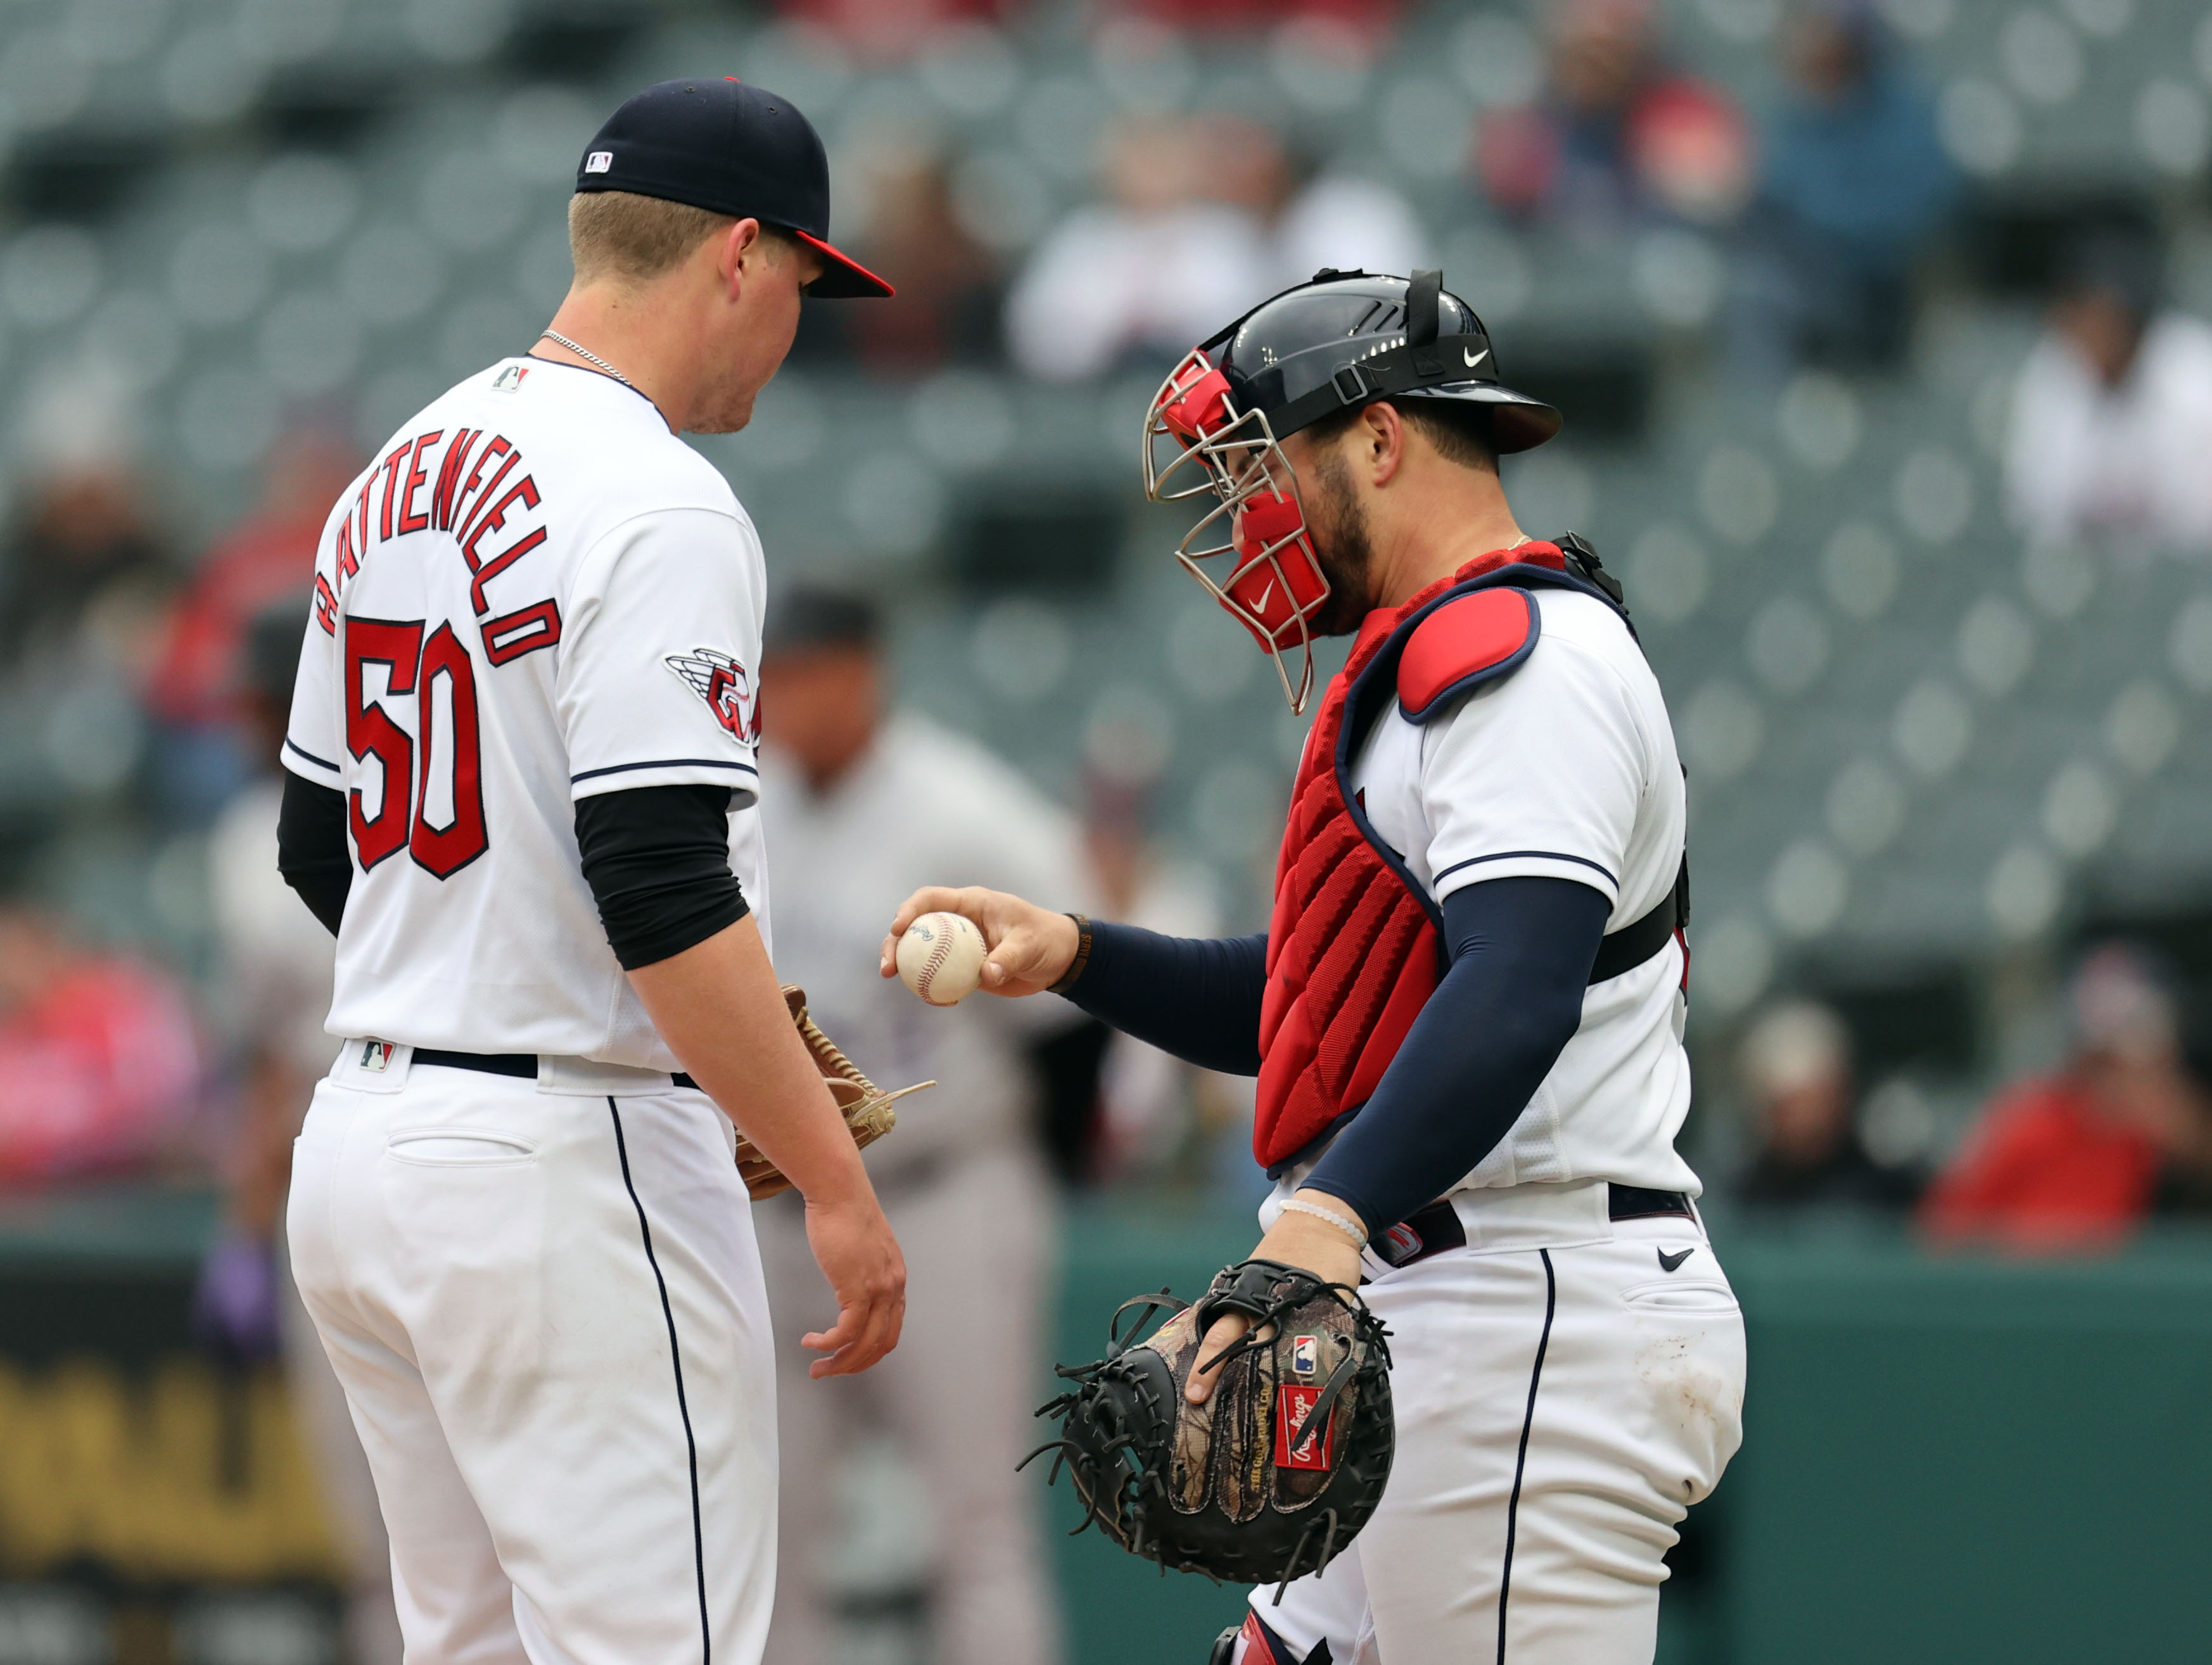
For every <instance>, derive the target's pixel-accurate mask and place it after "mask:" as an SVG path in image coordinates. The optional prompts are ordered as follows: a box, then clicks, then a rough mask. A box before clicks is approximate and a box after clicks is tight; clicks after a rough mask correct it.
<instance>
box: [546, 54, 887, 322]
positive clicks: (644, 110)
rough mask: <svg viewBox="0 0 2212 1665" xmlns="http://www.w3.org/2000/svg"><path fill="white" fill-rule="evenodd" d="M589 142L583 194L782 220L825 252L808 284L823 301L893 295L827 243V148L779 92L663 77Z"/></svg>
mask: <svg viewBox="0 0 2212 1665" xmlns="http://www.w3.org/2000/svg"><path fill="white" fill-rule="evenodd" d="M590 143H591V148H590V149H587V150H586V151H585V152H584V163H583V166H582V167H579V168H578V169H577V170H576V189H577V190H579V191H628V192H629V193H630V194H632V195H633V196H638V197H659V198H661V199H662V200H663V201H665V202H671V203H686V204H690V206H691V207H693V208H703V209H705V210H707V211H708V213H709V214H723V215H727V216H729V217H730V218H732V219H733V220H742V219H748V218H750V219H755V220H758V221H760V222H762V223H763V225H771V226H781V227H782V228H784V229H785V230H786V231H787V232H789V233H790V234H792V235H793V237H795V238H797V239H798V240H799V241H800V242H802V243H805V245H806V246H808V247H810V248H811V249H812V250H813V251H814V252H816V253H817V254H819V255H820V256H821V257H822V262H823V271H822V275H821V276H818V277H817V278H816V279H815V280H814V281H813V282H812V283H811V284H809V285H808V287H807V290H806V292H807V294H808V295H811V297H813V298H814V299H815V300H817V301H839V300H849V299H852V298H853V297H854V296H859V295H877V296H882V295H890V293H891V286H890V284H888V283H884V280H883V279H882V278H880V277H878V276H876V275H875V273H873V272H872V271H870V270H868V269H867V268H866V266H863V265H862V264H860V262H859V261H857V260H855V259H854V258H853V257H852V256H850V255H849V254H847V253H845V252H843V251H842V250H841V249H839V248H837V247H836V246H834V245H832V244H831V242H830V241H829V153H828V152H827V151H826V150H824V149H823V148H822V136H821V135H820V134H818V133H817V132H816V131H814V125H813V124H812V123H811V122H810V121H808V120H807V119H806V118H805V116H803V115H801V114H800V113H799V106H796V105H794V104H793V102H792V101H791V100H789V99H787V98H786V97H784V96H783V95H782V94H781V93H771V92H769V91H768V90H767V89H766V88H761V87H748V86H747V85H746V84H745V83H744V82H741V81H738V80H736V79H734V78H733V77H731V76H696V77H693V78H690V79H687V80H684V81H664V82H659V83H657V84H656V85H654V86H651V87H648V88H646V89H645V90H644V91H643V92H641V93H639V94H636V95H635V96H634V97H632V98H630V99H629V100H626V101H625V102H624V103H623V106H622V108H620V109H619V110H617V111H616V112H614V114H612V115H611V116H609V117H608V118H607V119H606V120H605V122H604V123H602V124H601V125H600V127H599V131H598V132H597V133H594V134H593V135H592V138H591V141H590ZM617 146H619V147H620V148H619V149H617Z"/></svg>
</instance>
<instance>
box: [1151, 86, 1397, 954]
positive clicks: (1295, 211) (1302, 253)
mask: <svg viewBox="0 0 2212 1665" xmlns="http://www.w3.org/2000/svg"><path fill="white" fill-rule="evenodd" d="M1190 143H1192V144H1194V146H1195V147H1196V149H1197V150H1198V151H1199V153H1200V155H1203V156H1204V157H1206V170H1205V174H1206V180H1207V182H1208V185H1210V188H1211V192H1212V195H1214V196H1217V197H1219V198H1220V199H1221V200H1222V201H1224V202H1226V203H1228V204H1231V206H1232V207H1237V208H1241V209H1243V210H1245V211H1246V212H1248V213H1249V214H1250V215H1251V216H1253V217H1254V218H1255V220H1256V221H1258V222H1259V224H1260V226H1261V229H1262V232H1263V234H1265V236H1266V238H1267V260H1268V263H1269V266H1270V270H1268V271H1267V274H1266V275H1265V276H1263V277H1262V279H1261V290H1262V291H1264V292H1265V293H1267V294H1271V295H1272V294H1273V293H1274V292H1275V291H1276V290H1279V289H1288V288H1290V287H1291V285H1292V284H1293V283H1304V282H1305V281H1306V280H1307V279H1308V278H1310V277H1311V276H1313V275H1314V273H1316V271H1319V270H1321V269H1322V267H1324V266H1334V267H1336V268H1337V269H1338V270H1341V271H1359V270H1366V271H1384V272H1392V273H1395V274H1396V275H1398V276H1406V275H1407V274H1408V273H1410V272H1411V271H1413V269H1414V268H1415V267H1416V266H1422V265H1426V264H1428V234H1427V233H1426V232H1425V230H1424V229H1423V228H1422V226H1421V222H1420V219H1419V216H1417V215H1416V214H1415V213H1414V212H1413V206H1412V204H1409V203H1407V201H1406V199H1405V198H1404V197H1401V196H1400V195H1399V194H1398V193H1397V192H1396V191H1393V190H1391V189H1390V187H1389V186H1388V185H1379V184H1376V182H1375V181H1373V180H1371V179H1362V178H1359V177H1358V175H1355V174H1351V173H1334V172H1331V171H1328V170H1327V169H1325V168H1324V167H1322V164H1321V163H1320V161H1318V160H1317V159H1316V158H1315V157H1314V156H1312V155H1308V154H1304V153H1301V152H1298V151H1295V150H1293V149H1291V147H1290V146H1289V145H1287V144H1286V143H1285V142H1284V139H1283V136H1282V135H1281V134H1280V133H1279V132H1277V131H1275V130H1274V129H1273V128H1272V127H1269V126H1267V125H1264V124H1262V123H1260V122H1256V121H1248V120H1246V119H1244V118H1242V117H1237V116H1213V117H1208V118H1200V120H1199V121H1197V122H1196V123H1194V124H1193V128H1192V132H1191V138H1190ZM1253 298H1254V300H1255V301H1256V300H1258V299H1259V298H1260V296H1259V295H1258V294H1255V295H1254V297H1253ZM1228 321H1229V320H1228V319H1226V318H1224V319H1221V320H1220V322H1221V323H1223V324H1225V323H1227V322H1228ZM1216 327H1218V325H1217V326H1216ZM1193 339H1194V341H1195V340H1196V337H1194V338H1193ZM1117 917H1119V916H1118V915H1117Z"/></svg>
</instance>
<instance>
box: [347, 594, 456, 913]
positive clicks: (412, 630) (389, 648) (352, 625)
mask: <svg viewBox="0 0 2212 1665" xmlns="http://www.w3.org/2000/svg"><path fill="white" fill-rule="evenodd" d="M422 624H423V621H422V620H421V619H419V618H418V619H415V620H412V621H410V622H408V623H399V622H397V621H394V620H392V619H382V618H349V619H347V620H346V622H345V681H346V750H349V752H351V753H352V754H353V760H354V762H356V763H366V762H367V761H368V759H369V758H370V757H375V759H376V760H377V762H378V763H380V765H382V767H383V773H384V790H383V793H382V797H383V802H382V803H381V804H380V805H378V806H377V811H376V813H375V815H374V816H373V817H372V816H368V815H365V814H363V813H362V797H361V788H360V787H354V788H353V789H352V790H351V791H350V792H349V793H347V794H346V823H347V824H348V826H349V827H350V828H351V829H352V832H353V845H354V849H355V852H356V854H357V855H358V856H359V858H360V860H361V866H362V872H368V870H369V869H370V868H371V867H374V866H376V864H377V863H378V862H380V861H382V860H384V859H385V858H386V857H387V856H392V855H397V854H398V853H399V851H400V849H401V848H403V847H404V848H406V849H408V850H409V851H410V852H411V853H412V854H413V855H414V857H415V860H416V864H417V865H418V866H422V867H425V868H428V870H429V871H430V872H434V873H435V874H436V875H437V876H438V877H439V878H452V877H453V875H454V874H455V873H457V872H459V871H460V870H461V869H462V868H464V867H465V866H468V865H469V863H471V861H474V860H476V859H477V857H478V856H480V855H482V854H483V853H484V851H485V850H486V848H489V845H488V842H487V841H486V839H485V837H484V809H483V779H482V772H481V768H480V763H479V759H480V757H481V756H482V750H481V746H480V744H479V741H478V738H477V673H476V670H475V667H474V666H472V665H471V664H470V663H469V650H468V649H467V648H466V647H463V646H462V645H461V639H460V638H459V636H457V635H454V634H453V626H452V625H450V624H441V625H439V626H438V628H437V629H435V630H433V631H432V632H431V633H430V639H429V640H428V641H423V639H422ZM363 665H383V666H385V667H386V673H387V674H386V683H385V686H386V690H387V691H388V692H389V693H390V694H392V695H393V696H398V695H401V694H412V695H413V696H415V711H416V718H415V734H416V738H409V736H408V733H407V731H406V730H405V729H404V728H402V727H400V726H399V725H398V723H396V722H394V721H392V717H391V715H390V714H389V713H387V712H386V710H385V708H383V706H381V705H380V704H379V703H377V702H375V701H374V700H369V699H366V698H364V697H363V689H362V666H363ZM441 679H442V680H443V682H444V684H445V688H444V693H445V696H446V697H445V698H444V700H442V701H441V700H440V698H439V697H438V695H439V692H440V690H439V683H440V681H441ZM441 705H443V706H444V708H445V712H446V714H448V715H447V721H446V723H445V724H443V725H442V727H443V729H444V733H443V734H442V735H441V734H440V732H439V731H440V729H441V724H440V722H439V717H440V715H441V712H440V709H439V708H440V707H441ZM437 738H444V739H446V740H447V744H446V745H444V746H442V747H441V746H439V745H436V744H434V741H435V739H437ZM418 746H419V747H420V749H421V757H420V766H419V768H418V766H417V758H416V748H417V747H418ZM440 752H443V753H444V754H445V759H444V761H445V762H446V763H447V767H448V768H449V769H451V771H452V774H451V776H450V779H451V782H452V787H453V790H452V793H451V798H452V803H453V815H452V818H451V819H450V820H449V821H447V823H446V824H445V825H444V826H443V827H442V828H441V827H434V826H432V825H431V824H430V821H429V817H428V803H429V799H430V787H431V777H430V769H431V763H432V760H433V757H434V756H435V755H436V754H438V753H440Z"/></svg>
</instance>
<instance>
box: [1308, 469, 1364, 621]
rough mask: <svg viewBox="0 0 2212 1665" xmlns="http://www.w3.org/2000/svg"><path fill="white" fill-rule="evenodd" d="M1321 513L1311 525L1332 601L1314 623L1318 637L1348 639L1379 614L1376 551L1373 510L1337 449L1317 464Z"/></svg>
mask: <svg viewBox="0 0 2212 1665" xmlns="http://www.w3.org/2000/svg"><path fill="white" fill-rule="evenodd" d="M1314 483H1315V485H1316V487H1318V488H1319V489H1318V490H1316V492H1315V494H1314V499H1315V501H1314V508H1315V510H1316V513H1315V514H1314V516H1313V518H1312V519H1311V520H1309V521H1308V523H1307V532H1308V533H1309V535H1310V537H1311V538H1312V540H1313V551H1314V558H1315V559H1316V561H1318V562H1320V563H1321V574H1322V577H1323V578H1326V579H1327V580H1328V600H1326V601H1324V602H1323V603H1322V605H1321V607H1320V609H1319V611H1316V613H1315V614H1314V617H1313V631H1314V634H1315V635H1322V636H1346V635H1351V634H1352V632H1353V631H1354V630H1357V629H1358V628H1359V623H1360V621H1361V620H1362V619H1364V618H1365V617H1367V615H1368V614H1370V613H1371V612H1373V611H1375V608H1376V596H1375V593H1374V590H1375V547H1374V545H1373V544H1371V543H1370V541H1369V539H1368V534H1367V510H1366V508H1365V507H1364V506H1363V505H1362V504H1361V502H1360V501H1359V499H1358V496H1357V495H1354V493H1353V491H1352V470H1351V468H1350V467H1349V466H1348V465H1346V462H1345V460H1344V456H1343V453H1341V452H1340V451H1339V450H1337V449H1336V448H1335V447H1330V448H1329V449H1328V450H1326V451H1324V452H1322V454H1321V456H1320V457H1319V458H1317V459H1316V460H1315V463H1314Z"/></svg>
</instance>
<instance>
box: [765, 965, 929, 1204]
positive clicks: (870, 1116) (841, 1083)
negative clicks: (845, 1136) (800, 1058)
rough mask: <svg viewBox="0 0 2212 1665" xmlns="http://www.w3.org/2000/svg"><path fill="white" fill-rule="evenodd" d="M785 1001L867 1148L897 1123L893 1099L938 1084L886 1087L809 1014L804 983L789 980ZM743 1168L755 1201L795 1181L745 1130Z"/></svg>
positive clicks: (801, 1036) (857, 1140)
mask: <svg viewBox="0 0 2212 1665" xmlns="http://www.w3.org/2000/svg"><path fill="white" fill-rule="evenodd" d="M783 1003H784V1005H785V1006H788V1007H790V1008H791V1021H792V1022H793V1023H794V1024H797V1025H798V1026H799V1039H800V1040H802V1041H804V1042H806V1049H807V1051H809V1052H811V1053H812V1054H814V1065H815V1067H816V1068H817V1069H819V1070H820V1071H821V1072H822V1079H823V1082H824V1083H826V1084H827V1085H828V1086H829V1096H830V1097H832V1098H834V1099H836V1101H837V1108H838V1109H840V1110H841V1111H842V1112H843V1113H844V1116H845V1125H846V1127H849V1128H850V1129H852V1133H853V1143H854V1144H855V1145H859V1146H860V1148H861V1149H862V1150H864V1151H865V1150H866V1149H867V1147H868V1146H869V1145H872V1144H874V1143H875V1142H876V1141H877V1140H878V1139H881V1138H882V1137H883V1136H884V1134H885V1133H889V1132H890V1130H891V1129H892V1128H893V1127H896V1126H897V1125H898V1112H897V1111H896V1110H895V1109H892V1108H891V1101H892V1100H894V1099H898V1098H904V1097H906V1096H907V1095H908V1093H910V1092H920V1091H921V1090H922V1088H924V1087H933V1086H935V1085H937V1083H935V1082H934V1081H921V1082H917V1083H916V1084H915V1085H913V1086H911V1087H901V1088H900V1089H899V1090H898V1091H896V1092H885V1091H884V1090H883V1089H882V1088H881V1087H879V1086H878V1085H876V1084H875V1083H874V1082H872V1081H871V1080H869V1079H868V1078H867V1077H866V1076H865V1075H863V1074H861V1073H860V1071H859V1070H857V1069H855V1068H854V1066H853V1060H851V1059H849V1058H848V1057H847V1056H845V1054H843V1053H842V1052H840V1051H839V1050H838V1049H837V1043H836V1042H834V1041H832V1040H831V1039H830V1038H829V1036H826V1035H824V1034H823V1032H822V1030H821V1029H820V1027H819V1026H818V1025H817V1024H816V1023H815V1021H814V1020H813V1019H812V1018H810V1017H808V1016H807V1015H806V991H805V989H803V988H799V987H793V985H792V984H790V983H786V984H785V985H784V986H783ZM738 1176H739V1177H740V1178H742V1179H743V1180H744V1182H745V1189H746V1190H747V1191H748V1192H749V1193H750V1194H751V1196H752V1200H754V1201H755V1202H759V1201H761V1200H763V1199H765V1198H768V1197H776V1196H781V1195H782V1194H784V1193H785V1192H786V1191H788V1190H789V1189H791V1182H790V1181H789V1180H787V1179H786V1178H785V1177H784V1176H783V1170H781V1168H779V1167H777V1166H776V1165H775V1164H774V1163H773V1162H770V1161H769V1159H768V1158H766V1157H764V1156H763V1155H762V1154H761V1153H760V1150H759V1148H758V1147H757V1145H754V1143H753V1142H752V1140H750V1139H747V1138H746V1137H745V1136H744V1134H743V1133H739V1134H738Z"/></svg>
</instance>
